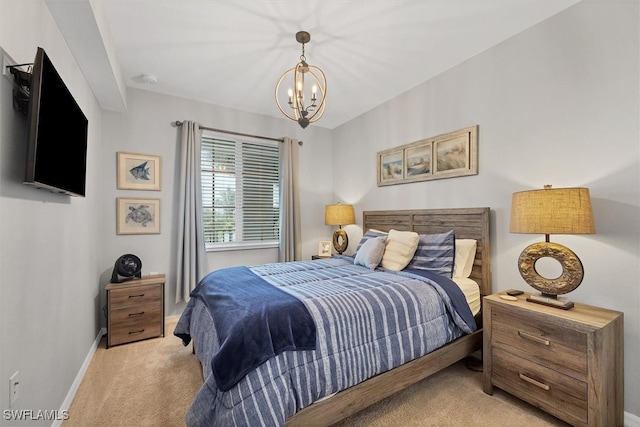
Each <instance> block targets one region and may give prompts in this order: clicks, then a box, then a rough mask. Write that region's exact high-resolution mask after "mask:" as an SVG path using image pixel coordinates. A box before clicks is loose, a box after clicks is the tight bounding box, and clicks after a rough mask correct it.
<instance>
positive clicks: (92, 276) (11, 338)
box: [0, 1, 104, 425]
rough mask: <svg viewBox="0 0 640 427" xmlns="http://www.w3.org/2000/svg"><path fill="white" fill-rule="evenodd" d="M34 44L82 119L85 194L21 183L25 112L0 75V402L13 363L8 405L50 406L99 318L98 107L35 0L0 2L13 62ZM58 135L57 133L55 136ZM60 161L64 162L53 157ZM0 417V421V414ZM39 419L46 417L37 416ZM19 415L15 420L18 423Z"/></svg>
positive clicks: (1, 40) (1, 26)
mask: <svg viewBox="0 0 640 427" xmlns="http://www.w3.org/2000/svg"><path fill="white" fill-rule="evenodd" d="M38 46H42V47H43V48H44V49H45V50H46V52H47V54H48V55H49V57H50V58H51V60H52V61H53V62H54V64H55V65H56V68H57V69H58V72H59V73H60V74H61V76H62V78H63V80H64V81H65V82H66V83H67V85H68V87H69V89H70V91H71V92H72V93H73V95H74V97H75V98H76V100H77V102H78V104H79V105H80V107H81V108H82V110H83V112H84V113H85V115H86V116H87V118H88V120H89V128H88V136H89V139H88V157H87V169H88V170H89V174H88V176H87V197H86V198H77V197H68V196H61V195H55V194H52V193H49V192H46V191H44V190H38V189H34V188H31V187H27V186H25V185H23V184H22V179H23V177H24V162H25V156H26V118H25V117H24V116H21V115H20V114H18V113H17V112H15V111H14V110H13V108H12V94H11V92H12V88H13V84H12V80H10V79H9V78H7V77H5V76H2V75H0V379H1V381H0V383H1V384H2V386H1V387H0V408H2V409H3V410H4V409H5V408H8V407H9V388H8V387H7V384H8V378H9V377H10V376H11V375H12V374H13V373H14V372H15V371H19V372H20V374H19V375H20V385H19V387H20V397H19V400H18V402H17V405H16V407H15V408H16V409H33V410H37V409H48V410H54V409H59V408H60V406H61V404H62V400H63V398H64V397H65V396H66V395H67V393H68V391H69V388H70V386H71V384H72V383H73V381H74V379H75V377H76V375H77V373H78V371H79V369H80V366H81V365H82V363H83V362H84V360H85V358H86V357H87V353H88V351H89V348H90V347H91V344H92V343H93V341H94V340H95V338H96V334H97V332H98V329H99V324H100V294H99V291H98V286H99V277H100V273H101V271H102V269H103V268H104V260H103V259H102V257H101V252H102V251H101V243H102V235H103V231H102V226H101V224H102V222H101V217H102V213H101V211H100V197H101V196H100V186H101V183H100V176H101V174H102V164H101V160H100V159H101V156H102V153H101V148H100V142H101V139H102V137H101V132H102V123H101V122H102V112H101V110H100V108H99V106H98V104H97V102H96V100H95V98H94V96H93V93H92V92H91V89H90V88H89V86H88V84H87V83H86V81H85V79H84V77H83V76H82V74H81V73H80V71H79V70H78V68H77V66H76V65H75V62H74V59H73V56H72V55H71V53H70V52H69V49H68V48H67V45H66V44H65V42H64V40H63V39H62V36H61V35H60V33H59V31H58V28H57V26H56V24H55V22H54V21H53V19H52V18H51V15H50V14H49V13H48V10H47V8H46V7H45V6H44V5H43V4H42V3H41V2H6V1H1V2H0V47H1V48H2V49H4V51H3V52H2V53H3V55H4V54H5V52H6V54H8V55H9V56H10V57H11V58H12V59H13V60H14V61H16V62H15V63H28V62H33V59H34V57H35V54H36V48H37V47H38ZM60 143H61V144H64V141H60ZM60 167H61V169H63V168H66V167H74V165H72V164H67V163H65V161H64V159H61V165H60ZM5 423H6V421H5V420H4V417H3V418H2V421H0V424H3V425H4V424H5ZM43 424H51V423H50V422H48V423H43ZM23 425H24V423H23Z"/></svg>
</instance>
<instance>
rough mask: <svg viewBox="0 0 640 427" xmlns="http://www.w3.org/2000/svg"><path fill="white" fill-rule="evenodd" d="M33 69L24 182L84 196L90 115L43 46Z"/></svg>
mask: <svg viewBox="0 0 640 427" xmlns="http://www.w3.org/2000/svg"><path fill="white" fill-rule="evenodd" d="M32 70H33V71H32V74H31V82H30V97H29V109H28V112H27V144H28V146H27V163H26V171H25V180H24V183H25V184H28V185H32V186H35V187H38V188H44V189H47V190H49V191H52V192H55V193H63V194H68V195H70V196H81V197H84V196H85V183H86V170H87V126H88V122H87V118H86V117H85V115H84V113H83V112H82V110H81V109H80V107H79V106H78V104H77V103H76V101H75V99H73V96H72V95H71V92H69V89H67V86H66V85H65V84H64V82H63V81H62V79H61V78H60V75H59V74H58V72H57V71H56V69H55V67H54V66H53V64H52V63H51V60H50V59H49V57H48V56H47V54H46V53H45V51H44V50H43V49H42V48H38V52H37V53H36V57H35V60H34V61H33V69H32Z"/></svg>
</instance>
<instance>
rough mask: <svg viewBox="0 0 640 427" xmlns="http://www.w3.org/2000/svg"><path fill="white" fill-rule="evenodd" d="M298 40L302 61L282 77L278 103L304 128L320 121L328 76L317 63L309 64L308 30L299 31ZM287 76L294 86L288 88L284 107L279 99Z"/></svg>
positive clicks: (277, 90)
mask: <svg viewBox="0 0 640 427" xmlns="http://www.w3.org/2000/svg"><path fill="white" fill-rule="evenodd" d="M296 40H297V41H298V43H301V44H302V55H300V62H298V63H297V64H296V65H295V66H294V67H293V68H290V69H288V70H287V71H285V73H284V74H283V75H282V76H281V77H280V79H279V80H278V83H277V84H276V89H275V98H276V104H277V105H278V108H279V109H280V112H281V113H282V114H284V115H285V116H286V117H287V118H289V119H291V120H293V121H296V122H298V124H300V126H302V128H303V129H304V128H306V127H307V126H308V125H309V123H313V122H316V121H318V120H319V119H320V118H321V117H322V115H323V114H324V110H325V106H326V103H325V99H326V94H327V78H326V76H325V74H324V72H323V71H322V70H321V69H320V68H319V67H316V66H315V65H309V64H308V63H307V58H306V57H305V55H304V45H305V44H306V43H309V41H310V40H311V35H310V34H309V33H308V32H306V31H298V32H297V33H296ZM305 76H307V79H306V80H307V82H305ZM287 78H292V80H291V81H292V83H293V88H289V89H288V93H287V99H288V101H287V103H286V106H285V107H283V106H282V104H281V103H280V99H279V96H278V94H279V91H280V85H281V84H282V82H284V81H285V80H286V79H287ZM308 80H311V83H312V85H311V90H309V85H308V84H307V85H305V83H308ZM307 99H308V100H309V102H310V104H307V105H305V104H306V103H307V101H306V100H307Z"/></svg>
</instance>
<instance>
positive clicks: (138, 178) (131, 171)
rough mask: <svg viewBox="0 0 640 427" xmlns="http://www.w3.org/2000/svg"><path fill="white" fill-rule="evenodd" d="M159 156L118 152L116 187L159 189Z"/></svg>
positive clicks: (121, 188)
mask: <svg viewBox="0 0 640 427" xmlns="http://www.w3.org/2000/svg"><path fill="white" fill-rule="evenodd" d="M160 163H161V158H160V156H153V155H150V154H139V153H127V152H124V151H119V152H118V189H120V190H160Z"/></svg>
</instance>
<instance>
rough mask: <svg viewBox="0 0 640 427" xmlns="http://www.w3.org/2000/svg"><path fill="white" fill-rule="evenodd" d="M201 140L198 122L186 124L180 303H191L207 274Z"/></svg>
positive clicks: (182, 162)
mask: <svg viewBox="0 0 640 427" xmlns="http://www.w3.org/2000/svg"><path fill="white" fill-rule="evenodd" d="M201 139H202V130H201V129H200V125H199V124H198V123H196V122H192V121H185V122H183V123H182V135H181V138H180V171H179V172H180V183H179V187H178V191H179V195H178V197H179V201H178V242H177V243H178V244H177V248H178V251H177V252H178V253H177V268H176V271H177V282H176V303H179V302H181V301H189V295H190V294H191V291H192V290H193V289H194V288H195V287H196V285H197V284H198V282H199V281H200V279H201V278H202V277H203V276H204V275H205V273H206V272H207V265H206V264H207V251H206V246H205V243H204V227H203V224H202V191H201V186H202V185H201V181H200V146H201Z"/></svg>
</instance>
